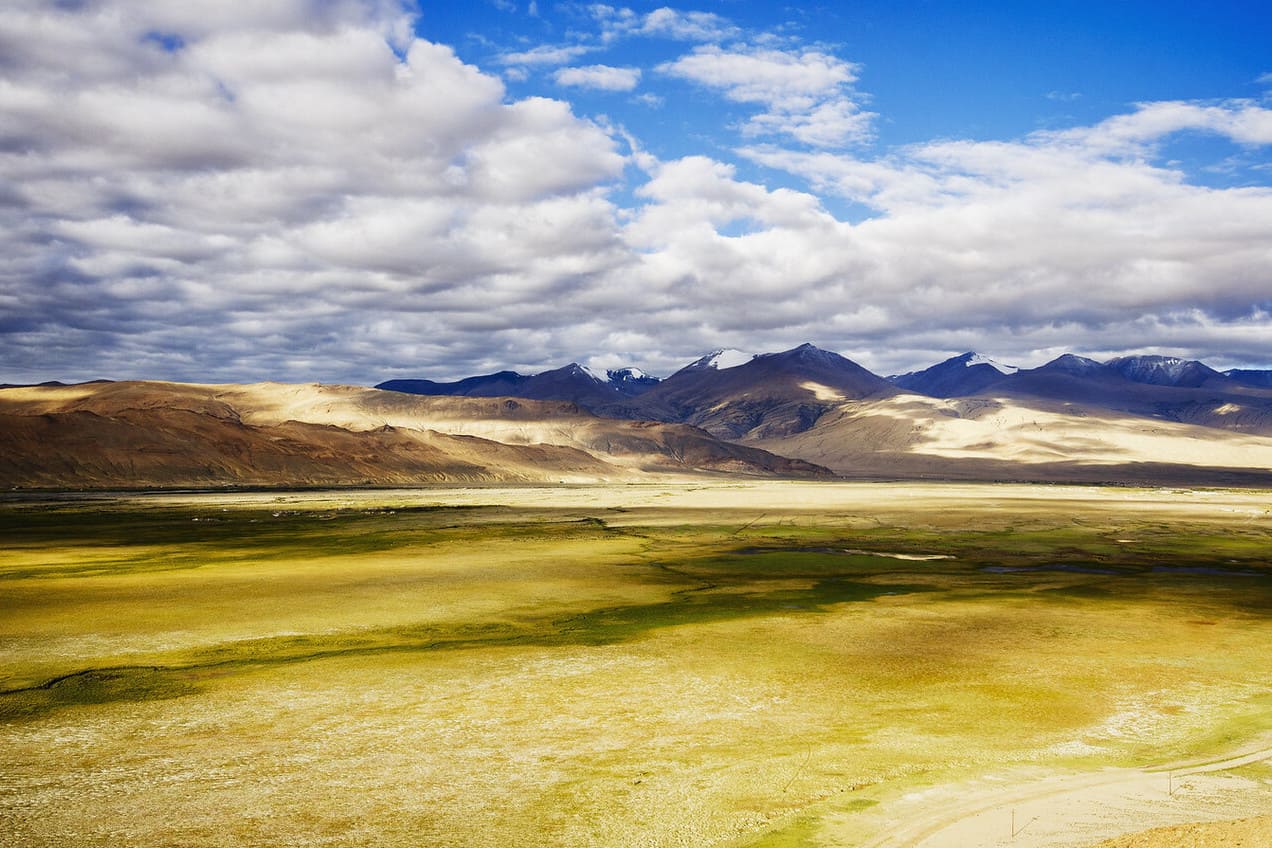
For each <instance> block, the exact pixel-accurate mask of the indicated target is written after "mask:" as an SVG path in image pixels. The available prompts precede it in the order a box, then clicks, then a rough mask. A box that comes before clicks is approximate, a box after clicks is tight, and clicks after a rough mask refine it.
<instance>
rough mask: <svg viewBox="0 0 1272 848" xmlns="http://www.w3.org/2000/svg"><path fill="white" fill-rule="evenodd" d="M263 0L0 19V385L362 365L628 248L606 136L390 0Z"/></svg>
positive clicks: (463, 353)
mask: <svg viewBox="0 0 1272 848" xmlns="http://www.w3.org/2000/svg"><path fill="white" fill-rule="evenodd" d="M227 5H228V4H227ZM268 5H269V9H268V10H266V11H260V12H257V13H253V12H252V11H251V9H254V8H255V7H251V6H249V7H247V8H248V11H246V12H245V13H244V14H243V15H242V16H241V17H238V18H236V17H233V16H229V15H224V16H222V15H221V12H222V11H223V10H222V8H221V6H220V5H218V4H209V5H208V7H207V9H206V10H204V9H203V8H202V7H201V9H200V13H201V14H199V15H194V14H188V13H184V12H183V11H182V9H181V8H180V7H179V6H178V5H177V4H173V5H172V7H171V8H169V7H168V6H166V5H164V4H147V5H146V6H145V7H141V6H137V5H136V4H131V3H119V4H112V3H101V4H93V5H91V6H85V7H83V8H81V9H70V8H68V9H62V10H57V9H54V10H49V9H47V8H45V4H43V3H38V2H32V3H29V4H23V3H14V4H9V5H8V6H6V8H5V9H4V10H3V11H0V33H3V36H0V38H3V43H4V44H5V45H24V46H23V47H22V52H21V53H20V55H18V56H17V57H16V58H15V59H14V60H13V61H12V64H10V65H9V67H8V68H7V69H6V80H5V84H4V86H3V87H0V114H2V115H3V119H2V120H0V175H2V176H3V185H4V187H5V195H6V202H5V203H4V205H3V206H2V207H0V231H2V232H3V235H0V243H2V244H3V254H4V257H5V258H4V259H3V260H2V261H0V274H3V277H2V278H0V279H3V285H2V287H0V300H3V305H4V314H5V319H4V330H5V333H4V335H3V337H0V357H2V358H3V361H4V362H5V363H6V364H7V366H8V367H9V368H10V369H13V370H14V371H16V372H17V373H13V374H6V375H5V376H6V377H8V378H10V379H15V378H23V377H26V378H29V379H34V378H46V377H51V376H61V377H72V378H74V377H90V376H101V375H105V376H119V377H126V376H147V375H148V376H170V377H177V378H183V379H198V378H200V377H210V376H213V374H215V376H216V377H217V378H234V379H256V378H260V377H263V376H269V375H271V374H272V375H274V376H280V377H284V378H287V377H290V378H293V379H304V376H303V373H304V372H305V371H309V372H310V376H311V377H317V376H326V377H328V378H345V379H363V380H365V379H367V377H368V376H374V372H375V371H376V370H378V369H380V368H386V367H388V366H389V365H391V364H396V363H397V362H399V361H404V362H409V361H410V359H409V357H410V355H411V353H412V352H414V351H417V350H419V349H420V347H421V345H422V344H424V343H423V342H420V341H419V340H418V339H434V340H445V342H441V341H439V342H438V343H439V344H442V343H446V344H454V348H453V349H452V350H451V354H452V355H453V356H454V358H455V359H457V360H460V361H463V360H465V359H472V358H474V356H475V353H474V351H475V349H476V348H480V347H483V345H485V344H486V343H484V342H480V341H478V339H479V338H480V337H481V336H474V337H472V338H471V339H467V340H465V338H464V336H463V334H462V333H456V332H455V331H454V330H453V329H452V328H453V327H455V326H459V325H462V324H464V323H465V322H467V323H469V324H472V323H473V322H474V321H476V318H475V317H473V316H478V315H480V316H481V320H482V321H484V322H485V324H486V325H487V326H488V327H492V328H495V329H496V330H497V329H505V330H507V329H511V328H516V329H518V330H522V329H525V328H533V327H534V326H535V325H536V324H538V323H543V324H547V323H551V322H553V321H557V320H560V318H561V316H562V315H566V314H569V309H568V308H563V307H561V306H559V305H558V306H556V307H552V308H549V307H548V306H546V304H547V303H549V302H551V301H553V300H554V299H555V298H557V296H558V295H560V294H561V293H562V292H563V291H567V290H569V289H570V288H571V287H573V286H575V285H577V281H578V280H580V279H586V278H589V277H595V276H596V275H598V274H600V273H601V272H603V271H605V270H606V269H608V268H611V267H614V266H617V265H622V264H623V263H624V262H627V261H629V260H628V257H627V256H626V253H625V252H624V250H623V247H622V245H621V242H620V240H619V238H618V236H617V233H616V224H615V219H614V215H615V210H614V207H613V205H612V204H611V203H610V201H609V200H608V199H607V197H606V196H605V193H604V190H603V186H604V185H605V184H606V183H607V182H609V181H612V180H613V179H615V178H616V177H617V176H619V175H620V174H621V171H622V168H623V166H624V159H623V157H622V155H620V154H619V152H618V150H617V145H616V143H615V141H614V140H613V138H612V137H611V136H610V135H609V134H608V132H607V131H605V130H604V129H602V128H601V127H599V126H597V125H596V124H594V123H592V122H589V121H586V120H583V119H580V118H578V117H577V116H576V115H574V114H573V113H572V112H571V110H570V108H569V106H568V105H566V104H565V103H562V102H560V101H555V100H546V99H542V98H530V99H526V100H520V101H513V102H506V99H505V98H506V93H505V91H504V89H503V86H502V84H501V83H500V82H499V81H498V80H497V79H496V78H494V77H491V76H488V75H486V74H483V73H482V72H480V71H479V70H478V69H476V68H474V67H472V66H469V65H465V64H464V63H462V62H460V61H459V60H458V59H457V58H456V57H455V55H454V53H453V52H452V51H451V50H450V49H449V48H447V47H445V46H442V45H439V44H433V43H430V42H427V41H424V40H422V39H415V38H410V39H408V40H406V41H402V42H399V43H398V44H397V45H396V49H395V44H394V41H393V39H394V38H395V37H396V35H395V34H396V33H399V32H400V31H401V30H402V27H403V17H402V16H401V13H400V12H398V11H397V7H396V5H393V6H389V5H387V4H386V5H385V6H384V7H383V8H381V7H380V6H377V5H374V4H366V3H356V4H355V3H350V4H340V3H327V2H323V3H317V2H315V3H307V2H293V3H290V4H268ZM203 11H206V12H207V15H206V16H205V15H203V14H202V12H203ZM409 25H410V21H409V19H407V20H405V26H406V27H407V29H408V30H409ZM154 32H165V33H169V34H171V36H172V38H170V39H168V41H167V42H166V43H165V44H157V43H155V41H154V39H153V38H150V37H149V36H150V34H151V33H154ZM37 35H38V36H39V37H38V38H37V37H36V36H37ZM71 48H73V49H71ZM6 55H8V56H14V54H13V53H6ZM535 301H540V302H542V303H543V304H545V305H544V306H542V307H541V308H536V307H535V306H534V305H533V303H534V302H535ZM381 335H382V336H383V337H384V339H385V340H386V343H385V344H380V343H377V342H376V341H375V338H376V337H377V336H381ZM390 339H395V340H397V341H398V342H399V344H400V346H399V347H397V348H396V349H394V348H393V347H392V346H391V345H389V344H387V340H390ZM90 351H91V353H90ZM488 355H490V354H489V351H486V350H483V351H482V352H481V354H480V358H483V359H484V358H485V357H486V356H488ZM367 357H370V358H371V359H373V360H376V361H377V362H378V364H370V363H369V362H367V361H366V358H367ZM399 357H401V360H399ZM86 369H91V370H88V371H87V372H86ZM68 372H69V373H68Z"/></svg>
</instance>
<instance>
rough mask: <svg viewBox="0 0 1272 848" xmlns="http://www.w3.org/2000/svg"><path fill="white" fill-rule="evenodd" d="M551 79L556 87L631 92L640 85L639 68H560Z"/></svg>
mask: <svg viewBox="0 0 1272 848" xmlns="http://www.w3.org/2000/svg"><path fill="white" fill-rule="evenodd" d="M552 79H553V80H554V81H555V82H556V84H557V85H568V86H574V87H576V88H599V89H602V90H604V91H631V90H632V89H633V88H635V87H636V86H637V85H639V84H640V68H613V67H610V66H609V65H588V66H586V67H581V68H561V69H560V70H558V71H557V72H556V73H555V74H553V75H552Z"/></svg>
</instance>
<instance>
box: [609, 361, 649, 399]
mask: <svg viewBox="0 0 1272 848" xmlns="http://www.w3.org/2000/svg"><path fill="white" fill-rule="evenodd" d="M605 374H606V376H607V377H609V381H610V383H611V384H613V386H614V388H616V389H618V390H619V391H620V392H621V393H623V394H625V395H628V396H630V397H635V396H636V395H643V394H644V393H645V392H647V391H649V390H650V389H652V388H653V387H654V386H656V385H658V384H659V383H660V382H662V381H661V380H659V379H658V378H657V377H654V376H652V375H650V374H646V373H645V372H644V371H642V370H640V369H639V368H619V369H617V370H612V371H606V372H605Z"/></svg>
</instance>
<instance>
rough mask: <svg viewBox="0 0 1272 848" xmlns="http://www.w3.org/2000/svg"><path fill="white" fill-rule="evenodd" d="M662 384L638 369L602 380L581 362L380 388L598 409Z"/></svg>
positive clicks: (389, 383) (611, 373)
mask: <svg viewBox="0 0 1272 848" xmlns="http://www.w3.org/2000/svg"><path fill="white" fill-rule="evenodd" d="M658 383H659V380H658V378H657V377H651V376H649V375H648V374H646V373H645V372H643V371H641V370H640V369H638V368H620V369H617V370H614V371H608V372H606V373H605V375H603V376H602V375H600V374H597V373H596V372H595V371H593V370H592V369H590V368H587V367H585V366H582V365H579V364H578V363H577V362H571V363H570V364H569V365H566V366H564V367H562V368H554V369H552V370H550V371H542V372H540V373H538V374H534V375H531V376H526V375H524V374H518V373H517V372H516V371H498V372H496V373H494V374H486V375H483V376H479V377H467V378H465V379H463V380H456V381H455V382H451V383H436V382H433V381H432V380H386V381H385V382H383V383H380V384H378V385H377V386H376V388H377V389H384V390H387V391H392V392H404V393H406V394H413V395H433V396H445V395H449V396H458V397H520V398H528V399H530V400H563V401H569V402H570V403H577V404H578V405H580V406H582V407H584V408H585V409H597V408H602V407H610V406H614V405H616V404H620V403H621V402H623V401H624V400H626V399H627V398H632V397H636V396H637V395H640V394H643V393H644V392H646V391H648V390H649V389H651V388H653V387H654V386H656V385H658Z"/></svg>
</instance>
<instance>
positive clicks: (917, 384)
mask: <svg viewBox="0 0 1272 848" xmlns="http://www.w3.org/2000/svg"><path fill="white" fill-rule="evenodd" d="M1019 370H1020V369H1018V368H1016V367H1014V366H1011V365H1000V364H999V363H997V362H995V361H994V360H992V359H989V358H988V357H985V356H982V355H981V354H979V353H972V352H968V353H964V354H962V355H961V356H955V357H952V358H950V359H947V360H945V361H944V362H940V363H938V364H936V365H933V366H931V367H930V368H926V369H924V370H922V371H911V372H910V373H908V374H898V375H895V376H892V377H889V378H888V381H889V382H891V383H892V384H893V385H895V386H897V387H899V388H902V389H908V390H909V391H913V392H918V393H920V394H924V395H930V396H931V397H942V398H950V397H962V396H963V395H974V394H976V393H977V392H979V391H981V390H982V389H984V388H986V387H988V386H990V385H992V384H994V383H997V382H998V381H1000V380H1002V378H1003V377H1005V376H1007V375H1009V374H1015V373H1016V372H1017V371H1019Z"/></svg>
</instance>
